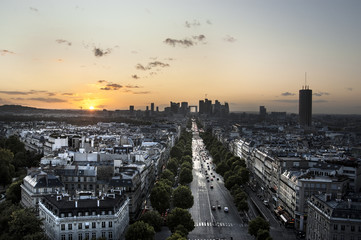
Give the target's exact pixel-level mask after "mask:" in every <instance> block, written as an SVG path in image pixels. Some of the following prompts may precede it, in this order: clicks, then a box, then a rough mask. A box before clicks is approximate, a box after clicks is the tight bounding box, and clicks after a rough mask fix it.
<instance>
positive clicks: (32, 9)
mask: <svg viewBox="0 0 361 240" xmlns="http://www.w3.org/2000/svg"><path fill="white" fill-rule="evenodd" d="M29 9H30V10H31V11H33V12H38V11H39V9H37V8H34V7H29Z"/></svg>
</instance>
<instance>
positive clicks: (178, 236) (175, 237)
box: [167, 231, 187, 240]
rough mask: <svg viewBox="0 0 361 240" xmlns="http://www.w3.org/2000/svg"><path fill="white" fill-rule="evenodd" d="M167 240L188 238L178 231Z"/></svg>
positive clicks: (185, 239) (184, 239)
mask: <svg viewBox="0 0 361 240" xmlns="http://www.w3.org/2000/svg"><path fill="white" fill-rule="evenodd" d="M167 240H187V238H185V237H183V236H182V234H180V232H178V231H176V232H175V233H173V234H172V235H170V237H168V238H167Z"/></svg>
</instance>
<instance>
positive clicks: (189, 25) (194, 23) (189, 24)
mask: <svg viewBox="0 0 361 240" xmlns="http://www.w3.org/2000/svg"><path fill="white" fill-rule="evenodd" d="M184 25H185V27H186V28H191V27H198V26H200V25H201V23H200V22H199V21H198V20H193V22H188V21H186V22H185V24H184Z"/></svg>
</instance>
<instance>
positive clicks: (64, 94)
mask: <svg viewBox="0 0 361 240" xmlns="http://www.w3.org/2000/svg"><path fill="white" fill-rule="evenodd" d="M61 95H63V96H73V95H74V93H62V94H61Z"/></svg>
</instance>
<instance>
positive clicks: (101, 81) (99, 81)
mask: <svg viewBox="0 0 361 240" xmlns="http://www.w3.org/2000/svg"><path fill="white" fill-rule="evenodd" d="M104 82H107V81H106V80H98V83H104Z"/></svg>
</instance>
